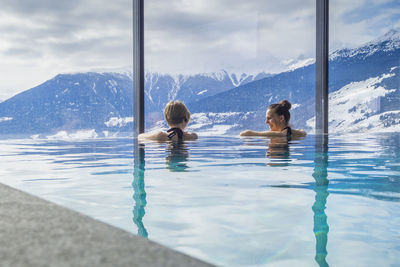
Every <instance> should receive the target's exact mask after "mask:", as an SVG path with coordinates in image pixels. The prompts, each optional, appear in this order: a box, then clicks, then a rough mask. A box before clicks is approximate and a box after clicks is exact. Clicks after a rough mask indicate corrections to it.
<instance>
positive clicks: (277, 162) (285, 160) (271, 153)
mask: <svg viewBox="0 0 400 267" xmlns="http://www.w3.org/2000/svg"><path fill="white" fill-rule="evenodd" d="M266 156H267V157H268V158H270V159H272V160H273V161H270V162H268V164H267V165H268V166H278V167H279V166H289V165H290V151H289V143H288V140H287V138H286V137H285V138H281V137H277V138H271V139H270V141H269V143H268V149H267V153H266Z"/></svg>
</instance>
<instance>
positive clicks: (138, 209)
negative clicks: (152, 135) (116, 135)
mask: <svg viewBox="0 0 400 267" xmlns="http://www.w3.org/2000/svg"><path fill="white" fill-rule="evenodd" d="M134 165H135V166H134V169H133V183H132V187H133V199H134V200H135V206H134V208H133V222H134V223H135V224H136V225H137V227H138V235H140V236H142V237H146V238H147V237H148V233H147V230H146V228H145V227H144V224H143V216H144V214H145V213H146V212H145V209H144V208H145V207H146V204H147V202H146V191H145V189H144V171H145V161H144V146H143V145H139V144H138V143H137V140H136V141H135V144H134Z"/></svg>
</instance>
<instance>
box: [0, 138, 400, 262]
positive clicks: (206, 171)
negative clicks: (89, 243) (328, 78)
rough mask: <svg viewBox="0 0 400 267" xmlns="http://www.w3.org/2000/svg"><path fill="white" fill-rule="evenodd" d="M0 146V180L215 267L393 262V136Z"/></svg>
mask: <svg viewBox="0 0 400 267" xmlns="http://www.w3.org/2000/svg"><path fill="white" fill-rule="evenodd" d="M0 146H1V152H0V153H1V156H2V157H1V158H2V168H1V169H0V174H1V175H0V177H1V178H0V182H2V183H5V184H8V185H11V186H13V187H16V188H18V189H21V190H23V191H26V192H29V193H31V194H34V195H38V196H40V197H42V198H44V199H48V200H51V201H53V202H56V203H59V204H61V205H63V206H66V207H68V208H71V209H74V210H77V211H79V212H81V213H84V214H86V215H89V216H91V217H94V218H96V219H99V220H101V221H104V222H106V223H109V224H112V225H114V226H117V227H119V228H122V229H125V230H127V231H130V232H133V233H135V234H139V235H141V236H143V237H146V238H149V239H151V240H154V241H156V242H159V243H161V244H164V245H166V246H168V247H170V248H173V249H176V250H178V251H181V252H183V253H186V254H189V255H191V256H194V257H197V258H200V259H203V260H205V261H208V262H210V263H213V264H216V265H220V266H330V265H331V266H396V265H397V266H398V262H399V259H400V134H399V133H394V134H375V135H348V136H329V139H328V138H327V137H322V136H308V137H306V138H305V139H303V140H296V141H290V142H289V143H286V142H284V141H282V140H269V139H264V138H239V137H237V136H225V137H207V136H202V137H200V139H199V140H197V141H192V142H185V143H145V144H134V141H133V140H132V139H130V138H115V139H91V140H33V139H24V140H0Z"/></svg>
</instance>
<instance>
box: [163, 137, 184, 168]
mask: <svg viewBox="0 0 400 267" xmlns="http://www.w3.org/2000/svg"><path fill="white" fill-rule="evenodd" d="M167 154H168V156H167V157H166V158H165V161H166V164H167V169H168V170H170V171H171V172H184V171H187V170H186V169H187V168H189V166H187V164H186V162H187V161H188V158H189V150H188V148H187V146H186V145H185V144H184V143H183V142H180V141H178V142H171V143H169V144H168V148H167Z"/></svg>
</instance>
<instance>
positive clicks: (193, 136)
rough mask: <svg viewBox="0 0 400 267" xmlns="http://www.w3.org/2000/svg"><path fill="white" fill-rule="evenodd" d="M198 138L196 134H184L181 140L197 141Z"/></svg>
mask: <svg viewBox="0 0 400 267" xmlns="http://www.w3.org/2000/svg"><path fill="white" fill-rule="evenodd" d="M197 138H199V137H198V136H197V134H196V133H190V132H184V133H183V139H184V140H197Z"/></svg>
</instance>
